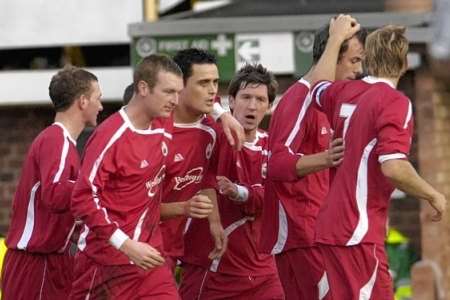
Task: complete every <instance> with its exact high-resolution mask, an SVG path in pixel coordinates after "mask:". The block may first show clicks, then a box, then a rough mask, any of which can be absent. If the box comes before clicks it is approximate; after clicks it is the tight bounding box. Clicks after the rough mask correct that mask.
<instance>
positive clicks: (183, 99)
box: [180, 64, 219, 114]
mask: <svg viewBox="0 0 450 300" xmlns="http://www.w3.org/2000/svg"><path fill="white" fill-rule="evenodd" d="M218 85H219V71H218V69H217V66H216V65H215V64H194V65H192V74H191V76H190V77H189V78H188V79H187V80H186V84H185V87H184V89H183V91H182V92H181V95H180V105H183V106H184V107H186V108H187V111H190V112H192V113H193V114H207V113H210V112H211V111H212V109H213V105H214V98H215V96H216V94H217V89H218Z"/></svg>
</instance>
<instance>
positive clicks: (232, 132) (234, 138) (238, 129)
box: [219, 112, 245, 151]
mask: <svg viewBox="0 0 450 300" xmlns="http://www.w3.org/2000/svg"><path fill="white" fill-rule="evenodd" d="M219 119H220V122H221V123H222V128H223V132H224V133H225V136H226V137H227V140H228V143H230V145H231V146H232V147H233V148H234V149H236V150H238V151H239V150H241V148H242V144H243V143H244V140H245V135H244V128H243V127H242V125H241V124H240V123H239V122H238V121H237V120H236V119H235V118H234V117H233V116H232V115H231V113H230V112H225V113H223V114H222V115H221V116H220V118H219Z"/></svg>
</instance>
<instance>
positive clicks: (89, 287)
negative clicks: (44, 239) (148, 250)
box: [70, 252, 180, 300]
mask: <svg viewBox="0 0 450 300" xmlns="http://www.w3.org/2000/svg"><path fill="white" fill-rule="evenodd" d="M74 276H75V278H76V279H75V281H74V284H73V287H72V293H71V295H70V299H83V300H85V299H91V300H93V299H114V300H122V299H123V300H128V299H158V300H159V299H161V300H179V299H180V297H179V295H178V292H177V289H176V286H175V281H174V279H173V277H172V272H171V271H170V270H169V268H168V267H167V265H164V266H162V267H158V268H154V269H152V270H150V271H145V270H143V269H141V268H139V267H137V266H135V265H131V264H130V265H117V266H114V265H112V266H105V265H101V264H98V263H96V262H95V261H93V260H92V259H90V258H89V257H87V256H86V255H85V254H84V253H82V252H79V253H78V254H77V255H76V257H75V271H74Z"/></svg>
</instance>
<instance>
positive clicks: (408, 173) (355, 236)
mask: <svg viewBox="0 0 450 300" xmlns="http://www.w3.org/2000/svg"><path fill="white" fill-rule="evenodd" d="M404 32H405V29H404V28H403V27H398V26H392V25H391V26H385V27H383V28H381V29H378V30H376V31H374V32H372V33H371V34H369V35H368V37H367V40H366V44H365V55H366V56H365V66H366V68H367V72H368V74H369V76H367V77H365V78H363V79H362V80H353V81H347V80H344V81H336V82H334V83H331V82H329V81H323V82H320V83H318V84H317V85H316V86H315V88H314V91H313V95H312V97H313V100H314V101H317V105H318V107H319V108H320V109H321V110H323V111H324V112H325V114H326V115H327V117H328V120H329V121H330V123H331V126H332V128H333V129H334V130H335V135H336V136H338V137H342V138H344V141H345V154H344V158H343V161H342V163H341V165H340V166H339V167H337V170H336V173H335V176H334V177H333V178H332V184H331V186H330V192H329V194H328V196H327V197H326V199H325V205H324V206H323V207H322V210H321V211H320V213H319V216H318V218H317V237H316V241H317V242H318V243H319V248H320V251H321V252H322V254H323V255H322V257H323V260H324V263H325V269H326V273H327V278H328V280H327V281H328V284H329V288H330V294H331V298H332V299H349V300H351V299H393V287H392V280H391V277H390V275H389V272H388V264H387V258H386V253H385V250H384V240H385V237H386V218H387V214H388V207H389V199H390V196H391V193H392V192H393V190H394V187H396V188H398V189H400V190H402V191H404V192H406V193H408V194H410V195H411V196H413V197H416V198H418V199H421V200H425V201H427V202H428V203H429V204H430V205H431V206H432V207H433V208H434V209H435V211H436V215H435V216H434V217H433V219H434V220H435V221H437V220H439V219H440V218H441V215H442V213H443V212H444V211H445V207H446V199H445V197H444V196H443V195H442V194H441V193H439V192H438V191H436V190H435V189H434V188H433V187H431V186H430V185H429V184H428V183H426V182H425V181H424V180H423V179H422V178H421V177H420V176H419V175H418V174H417V173H416V171H415V170H414V168H413V167H412V165H411V164H410V163H409V161H408V160H407V155H408V153H409V150H410V146H411V139H412V132H413V113H412V107H411V102H410V101H409V99H408V98H407V97H406V96H405V95H404V94H402V93H401V92H399V91H397V90H396V87H397V84H398V81H399V79H400V77H401V76H402V75H403V74H404V73H405V71H406V70H407V53H408V40H407V39H406V37H405V36H404Z"/></svg>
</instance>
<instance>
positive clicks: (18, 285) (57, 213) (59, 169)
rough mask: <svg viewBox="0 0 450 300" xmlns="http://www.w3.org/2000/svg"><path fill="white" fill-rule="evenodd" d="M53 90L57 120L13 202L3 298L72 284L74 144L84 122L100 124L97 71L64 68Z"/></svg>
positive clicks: (52, 292) (53, 293)
mask: <svg viewBox="0 0 450 300" xmlns="http://www.w3.org/2000/svg"><path fill="white" fill-rule="evenodd" d="M49 94H50V99H51V100H52V102H53V105H54V109H55V111H56V115H55V120H54V123H53V124H52V125H50V126H49V127H47V128H46V129H44V130H43V131H42V132H41V133H40V134H39V135H38V137H37V138H36V139H35V140H34V141H33V143H32V144H31V146H30V149H29V151H28V154H27V156H26V158H25V161H24V165H23V168H22V174H21V177H20V180H19V184H18V186H17V190H16V194H15V197H14V201H13V207H12V218H11V224H10V227H9V233H8V236H7V239H6V244H7V246H8V248H9V250H8V252H7V254H6V257H5V261H4V266H3V274H2V292H3V298H4V299H65V298H67V297H68V295H69V293H70V289H71V286H72V280H73V275H72V269H73V256H71V255H69V247H70V241H71V237H72V233H73V232H74V230H75V220H74V217H73V216H72V214H71V212H70V195H71V193H72V189H73V187H74V182H75V180H76V179H77V176H78V169H79V164H80V161H79V160H80V159H79V155H78V152H77V149H76V146H75V144H76V139H77V138H78V136H79V135H80V133H81V131H82V130H83V129H84V128H85V126H95V125H96V124H97V114H98V113H99V111H101V110H102V104H101V103H100V97H101V92H100V88H99V85H98V82H97V77H95V75H93V74H92V73H90V72H88V71H85V70H83V69H79V68H75V67H66V68H64V69H63V70H61V71H59V72H58V73H57V74H56V75H54V76H53V77H52V79H51V82H50V86H49Z"/></svg>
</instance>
